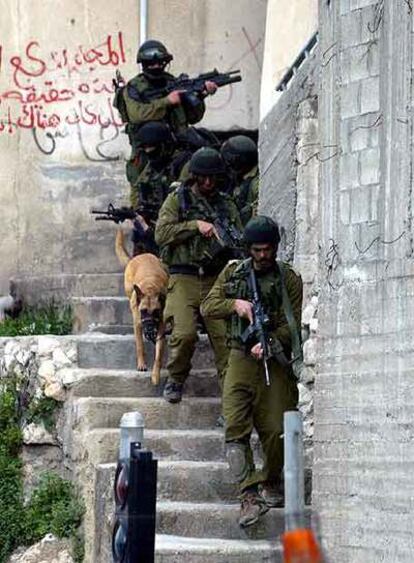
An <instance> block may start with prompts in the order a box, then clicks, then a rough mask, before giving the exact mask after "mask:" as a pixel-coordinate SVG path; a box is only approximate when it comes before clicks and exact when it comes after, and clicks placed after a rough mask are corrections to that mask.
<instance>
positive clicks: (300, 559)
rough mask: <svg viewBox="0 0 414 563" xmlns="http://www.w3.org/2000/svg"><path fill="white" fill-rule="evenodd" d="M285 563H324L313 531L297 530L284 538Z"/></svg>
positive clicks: (289, 532)
mask: <svg viewBox="0 0 414 563" xmlns="http://www.w3.org/2000/svg"><path fill="white" fill-rule="evenodd" d="M282 542H283V552H284V558H283V561H284V563H323V559H322V553H321V550H320V547H319V545H318V542H317V541H316V539H315V536H314V534H313V532H312V530H309V529H306V528H296V529H295V530H289V531H287V532H285V533H284V534H283V536H282Z"/></svg>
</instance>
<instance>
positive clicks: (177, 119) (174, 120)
mask: <svg viewBox="0 0 414 563" xmlns="http://www.w3.org/2000/svg"><path fill="white" fill-rule="evenodd" d="M164 77H165V79H166V81H167V82H168V80H173V79H174V76H173V75H172V74H169V73H168V72H165V73H164ZM125 88H126V91H127V94H128V96H129V98H131V99H133V100H135V101H136V102H137V103H146V102H145V98H144V96H143V97H142V100H141V101H140V99H139V96H140V94H144V92H145V90H148V89H149V88H152V86H151V83H150V82H149V81H148V79H147V78H146V77H145V76H144V74H138V75H137V76H135V78H132V79H131V80H130V81H129V82H128V84H127V85H126V86H125ZM136 98H138V99H136ZM154 101H156V100H154ZM126 121H128V122H129V119H127V120H126ZM163 121H165V123H167V124H168V125H169V126H170V127H171V129H172V130H173V131H174V132H175V133H180V132H183V131H185V130H186V129H187V127H188V120H187V116H186V113H185V110H184V108H183V107H182V106H181V105H178V106H171V107H170V108H169V109H168V112H167V115H166V117H165V119H164V120H163ZM144 123H145V122H144V121H142V122H141V123H128V125H127V133H128V137H129V140H130V143H131V145H132V146H135V145H136V142H135V140H134V137H135V135H136V134H137V132H138V130H139V128H140V127H141V126H142V125H143V124H144Z"/></svg>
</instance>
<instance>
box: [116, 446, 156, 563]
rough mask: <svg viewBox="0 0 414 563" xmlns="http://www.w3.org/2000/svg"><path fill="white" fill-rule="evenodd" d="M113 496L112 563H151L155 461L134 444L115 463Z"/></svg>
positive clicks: (152, 551) (152, 559)
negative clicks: (123, 457)
mask: <svg viewBox="0 0 414 563" xmlns="http://www.w3.org/2000/svg"><path fill="white" fill-rule="evenodd" d="M114 493H115V524H114V528H113V532H112V559H113V563H154V558H155V515H156V498H157V460H156V459H153V457H152V452H150V451H147V450H142V449H141V445H140V444H139V443H137V442H133V443H131V453H130V458H129V459H120V460H119V461H118V466H117V469H116V474H115V482H114Z"/></svg>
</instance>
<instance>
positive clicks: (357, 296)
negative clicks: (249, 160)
mask: <svg viewBox="0 0 414 563" xmlns="http://www.w3.org/2000/svg"><path fill="white" fill-rule="evenodd" d="M319 7H320V41H321V44H320V52H321V54H322V55H321V73H322V77H321V89H320V98H319V131H320V143H321V147H324V150H325V151H326V152H325V158H324V159H323V160H322V162H321V173H320V179H321V184H320V214H321V224H320V234H319V239H320V245H321V247H320V262H319V263H320V276H319V284H320V293H319V341H320V342H319V344H320V346H319V357H318V377H317V379H316V382H315V449H314V457H315V461H314V475H313V476H314V497H313V501H314V508H315V509H316V510H318V511H319V513H320V516H321V519H322V526H323V537H324V539H325V542H326V547H327V552H328V556H329V558H330V560H332V561H336V562H338V563H359V562H364V563H377V562H378V561H387V562H399V563H403V562H407V563H408V562H410V561H412V559H413V553H414V536H413V533H412V531H413V526H412V516H411V515H412V512H413V508H414V506H413V495H412V461H413V459H414V446H413V440H412V414H413V413H412V410H413V409H412V391H413V383H412V382H413V375H414V374H413V339H412V334H413V318H414V315H413V311H414V309H413V307H414V301H413V280H414V278H413V274H414V269H413V255H414V253H413V230H412V222H413V216H412V193H413V173H412V170H413V153H412V148H413V135H412V132H413V114H412V107H413V90H412V84H413V80H412V78H413V74H412V68H413V55H412V54H413V6H412V2H410V1H406V0H380V1H375V0H341V1H326V0H321V1H320V3H319Z"/></svg>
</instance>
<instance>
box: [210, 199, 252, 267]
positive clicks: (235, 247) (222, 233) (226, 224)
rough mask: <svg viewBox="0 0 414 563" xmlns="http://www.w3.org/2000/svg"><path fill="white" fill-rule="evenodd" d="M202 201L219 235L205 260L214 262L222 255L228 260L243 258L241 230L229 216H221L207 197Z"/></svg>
mask: <svg viewBox="0 0 414 563" xmlns="http://www.w3.org/2000/svg"><path fill="white" fill-rule="evenodd" d="M202 202H203V204H204V207H205V208H206V209H207V212H208V219H206V221H210V222H211V223H212V224H213V225H214V227H215V229H216V232H217V235H218V239H217V238H216V239H215V240H213V241H212V243H211V245H210V249H209V250H208V251H206V252H205V254H204V257H203V261H205V262H206V263H212V262H213V261H214V260H215V259H216V258H219V257H220V256H224V257H225V258H227V260H230V259H232V258H242V257H243V255H244V249H243V234H242V233H241V231H239V230H238V229H237V228H236V227H235V226H234V225H233V223H231V222H230V221H229V219H228V218H227V217H223V216H220V215H219V214H218V213H217V212H216V211H215V210H214V209H213V207H212V206H211V205H210V203H209V202H208V201H207V199H206V198H202ZM227 260H226V261H227Z"/></svg>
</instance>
